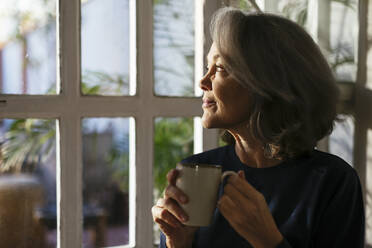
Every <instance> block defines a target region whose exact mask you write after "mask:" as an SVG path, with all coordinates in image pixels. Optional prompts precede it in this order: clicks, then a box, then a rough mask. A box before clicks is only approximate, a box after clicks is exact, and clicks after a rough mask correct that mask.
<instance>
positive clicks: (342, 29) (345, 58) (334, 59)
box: [329, 0, 359, 82]
mask: <svg viewBox="0 0 372 248" xmlns="http://www.w3.org/2000/svg"><path fill="white" fill-rule="evenodd" d="M330 14H331V26H330V55H329V62H330V64H331V67H332V69H333V71H334V72H335V74H336V77H337V79H338V80H342V81H351V82H355V80H356V71H357V65H356V58H357V53H358V52H357V47H356V46H357V41H358V26H359V24H358V23H359V22H358V3H357V0H348V1H331V13H330Z"/></svg>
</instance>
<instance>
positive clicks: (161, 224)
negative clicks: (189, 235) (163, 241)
mask: <svg viewBox="0 0 372 248" xmlns="http://www.w3.org/2000/svg"><path fill="white" fill-rule="evenodd" d="M156 223H158V224H159V227H160V230H161V231H162V232H163V233H164V234H165V235H166V236H171V235H172V234H173V233H174V228H173V227H172V226H170V225H169V224H168V223H167V222H165V221H163V220H161V219H159V220H158V221H157V222H156Z"/></svg>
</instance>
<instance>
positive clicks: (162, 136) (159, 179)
mask: <svg viewBox="0 0 372 248" xmlns="http://www.w3.org/2000/svg"><path fill="white" fill-rule="evenodd" d="M193 149H194V124H193V118H160V117H159V118H156V119H155V136H154V203H155V202H156V200H157V199H158V198H159V197H160V195H161V193H162V192H163V190H164V188H165V186H166V185H167V179H166V174H167V173H168V171H169V170H170V169H172V168H175V167H176V164H177V163H178V162H180V161H181V160H182V159H184V158H186V157H188V156H190V155H192V154H193ZM159 235H160V233H159V229H158V227H157V225H154V243H159Z"/></svg>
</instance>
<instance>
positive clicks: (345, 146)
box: [329, 115, 354, 165]
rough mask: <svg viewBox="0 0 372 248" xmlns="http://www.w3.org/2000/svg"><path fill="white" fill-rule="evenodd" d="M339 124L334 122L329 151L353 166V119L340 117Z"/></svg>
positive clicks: (344, 116) (345, 116)
mask: <svg viewBox="0 0 372 248" xmlns="http://www.w3.org/2000/svg"><path fill="white" fill-rule="evenodd" d="M339 118H340V120H341V121H340V122H336V123H335V126H334V129H333V132H332V134H331V135H330V136H329V151H330V153H332V154H335V155H337V156H339V157H341V158H342V159H344V160H345V161H346V162H348V163H349V164H351V165H352V164H353V151H354V118H353V117H352V116H347V115H340V116H339Z"/></svg>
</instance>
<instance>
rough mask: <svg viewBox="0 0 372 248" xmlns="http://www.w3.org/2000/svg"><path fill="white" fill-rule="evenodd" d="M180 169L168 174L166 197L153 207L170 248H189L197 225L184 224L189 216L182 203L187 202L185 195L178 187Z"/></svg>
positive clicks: (154, 217)
mask: <svg viewBox="0 0 372 248" xmlns="http://www.w3.org/2000/svg"><path fill="white" fill-rule="evenodd" d="M178 173H179V171H178V170H176V169H172V170H170V171H169V172H168V174H167V180H168V186H167V188H166V189H165V191H164V197H163V198H160V199H159V200H158V201H157V203H156V205H155V206H153V207H152V209H151V210H152V217H153V219H154V221H155V222H156V223H157V224H158V225H159V227H160V229H161V231H162V232H163V233H164V235H165V236H166V238H167V247H168V248H188V247H191V246H192V241H193V237H194V233H195V231H196V230H197V227H188V226H185V225H183V224H182V222H184V221H187V219H188V216H187V214H186V213H185V212H184V211H183V209H182V208H181V206H180V203H186V202H187V200H188V199H187V195H185V194H184V193H183V192H182V191H181V190H180V189H179V188H177V187H176V179H177V176H178Z"/></svg>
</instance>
